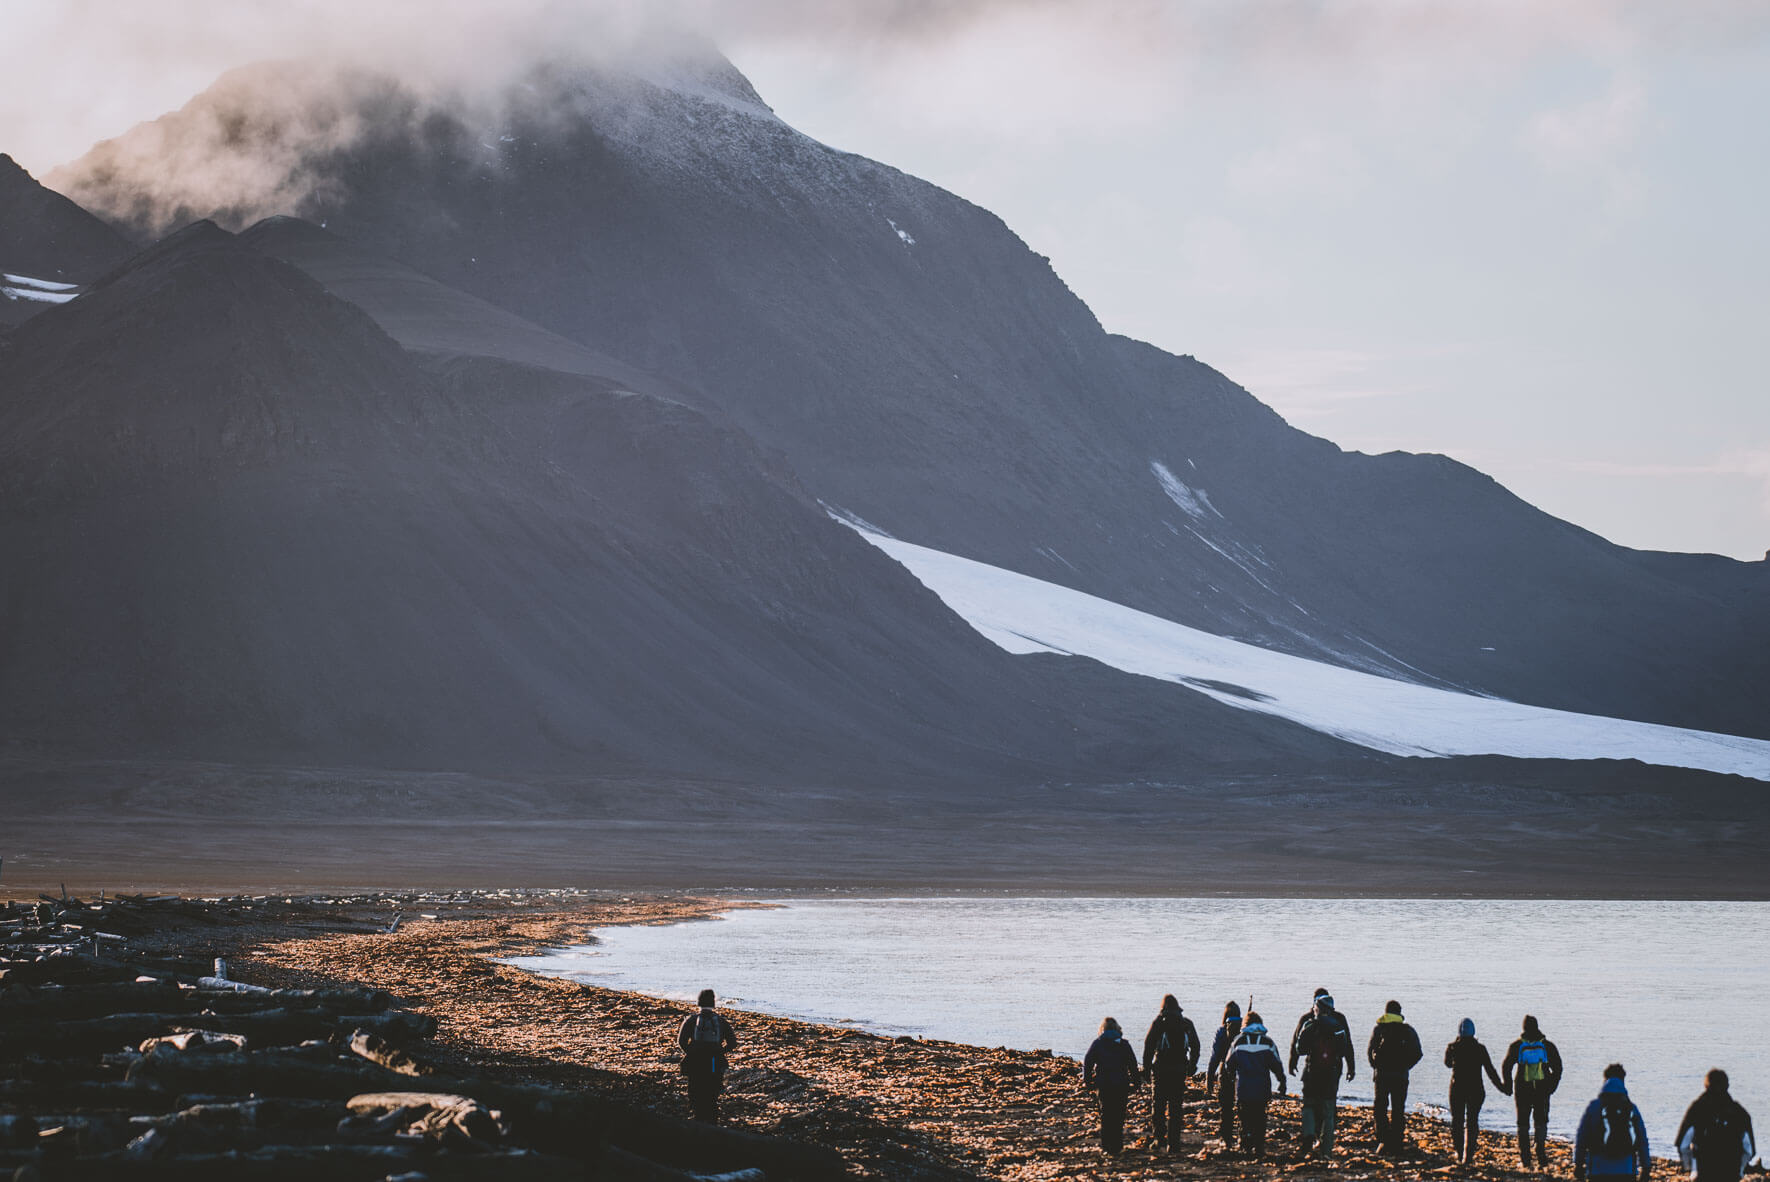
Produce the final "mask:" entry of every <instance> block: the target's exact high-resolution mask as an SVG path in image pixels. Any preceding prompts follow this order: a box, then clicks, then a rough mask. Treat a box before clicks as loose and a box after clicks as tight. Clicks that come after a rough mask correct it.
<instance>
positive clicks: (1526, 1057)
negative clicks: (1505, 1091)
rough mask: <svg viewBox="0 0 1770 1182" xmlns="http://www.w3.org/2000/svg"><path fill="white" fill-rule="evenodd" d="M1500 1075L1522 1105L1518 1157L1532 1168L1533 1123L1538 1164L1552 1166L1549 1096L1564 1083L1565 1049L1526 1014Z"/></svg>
mask: <svg viewBox="0 0 1770 1182" xmlns="http://www.w3.org/2000/svg"><path fill="white" fill-rule="evenodd" d="M1500 1078H1501V1079H1502V1080H1504V1081H1505V1086H1506V1087H1509V1088H1511V1089H1512V1103H1513V1104H1515V1105H1516V1106H1517V1108H1518V1160H1519V1161H1521V1162H1523V1163H1524V1168H1525V1169H1527V1170H1528V1169H1530V1132H1531V1130H1530V1126H1531V1124H1532V1122H1534V1123H1535V1124H1536V1164H1537V1168H1538V1169H1543V1170H1546V1169H1548V1168H1549V1097H1550V1096H1553V1095H1554V1094H1555V1089H1556V1088H1558V1087H1560V1086H1561V1052H1560V1051H1558V1050H1556V1049H1555V1044H1554V1043H1552V1042H1550V1041H1549V1040H1548V1039H1546V1038H1544V1037H1543V1029H1542V1027H1541V1026H1539V1025H1537V1021H1536V1019H1535V1018H1533V1017H1531V1016H1530V1015H1529V1014H1526V1015H1524V1031H1523V1033H1522V1034H1520V1035H1519V1037H1517V1038H1515V1039H1513V1040H1512V1045H1511V1046H1509V1047H1507V1048H1506V1061H1505V1062H1504V1063H1501V1064H1500Z"/></svg>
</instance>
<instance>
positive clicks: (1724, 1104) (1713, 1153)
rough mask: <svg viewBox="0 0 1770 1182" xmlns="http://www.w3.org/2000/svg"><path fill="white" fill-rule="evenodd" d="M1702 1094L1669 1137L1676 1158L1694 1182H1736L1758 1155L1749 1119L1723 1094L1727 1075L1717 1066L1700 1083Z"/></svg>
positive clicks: (1741, 1109) (1734, 1102) (1750, 1119)
mask: <svg viewBox="0 0 1770 1182" xmlns="http://www.w3.org/2000/svg"><path fill="white" fill-rule="evenodd" d="M1703 1084H1704V1087H1703V1093H1702V1095H1700V1096H1698V1097H1697V1098H1696V1099H1695V1100H1694V1101H1693V1102H1692V1103H1691V1105H1690V1108H1689V1110H1688V1111H1686V1112H1685V1113H1684V1122H1683V1123H1682V1124H1680V1125H1679V1126H1678V1135H1677V1137H1675V1138H1673V1140H1674V1142H1675V1143H1676V1144H1677V1146H1678V1156H1679V1157H1680V1158H1681V1159H1683V1160H1684V1164H1685V1166H1686V1167H1687V1168H1688V1167H1689V1166H1690V1165H1692V1164H1694V1165H1695V1166H1696V1169H1695V1171H1694V1172H1693V1173H1692V1174H1691V1177H1692V1178H1694V1179H1695V1180H1696V1182H1739V1180H1740V1178H1742V1177H1744V1176H1745V1167H1746V1166H1747V1165H1748V1164H1749V1163H1750V1162H1751V1160H1752V1158H1754V1157H1756V1156H1757V1155H1758V1147H1757V1146H1756V1145H1755V1144H1754V1143H1753V1142H1752V1118H1751V1116H1750V1115H1749V1114H1747V1112H1746V1110H1745V1109H1744V1108H1742V1107H1741V1106H1740V1103H1739V1101H1737V1100H1735V1099H1734V1098H1733V1097H1732V1096H1731V1095H1729V1094H1728V1092H1727V1073H1726V1072H1725V1071H1722V1070H1721V1069H1720V1068H1719V1067H1717V1068H1715V1070H1713V1071H1711V1072H1709V1073H1708V1077H1707V1078H1706V1079H1705V1080H1704V1081H1703Z"/></svg>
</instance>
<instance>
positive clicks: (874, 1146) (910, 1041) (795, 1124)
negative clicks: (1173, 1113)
mask: <svg viewBox="0 0 1770 1182" xmlns="http://www.w3.org/2000/svg"><path fill="white" fill-rule="evenodd" d="M535 903H536V904H537V905H536V906H534V907H532V908H516V909H511V910H508V911H502V912H498V911H494V912H490V913H487V914H485V915H483V916H480V917H477V918H469V919H463V920H449V919H442V920H438V921H426V922H424V923H423V924H421V925H417V926H415V927H411V928H407V929H404V930H402V932H401V933H399V934H397V935H394V936H378V935H360V934H346V935H334V936H326V935H312V936H307V935H303V936H296V937H295V938H292V939H282V940H277V941H273V942H270V943H267V944H265V945H263V946H261V947H259V948H258V949H256V951H255V955H253V956H251V957H249V958H248V959H247V960H245V961H243V962H242V963H241V964H240V971H241V973H242V975H247V974H260V975H262V976H263V978H264V983H267V984H309V985H311V984H317V983H320V982H323V981H340V980H359V981H362V982H363V983H365V984H370V985H374V986H377V987H381V988H387V989H389V990H390V991H391V992H393V993H394V994H395V995H396V996H405V997H407V998H408V999H409V1001H410V1002H411V1003H412V1004H414V1005H415V1007H416V1008H418V1009H420V1010H427V1011H429V1012H431V1013H433V1014H434V1015H435V1016H436V1017H437V1018H438V1021H439V1023H440V1025H441V1029H440V1030H439V1033H438V1036H437V1042H438V1044H439V1047H440V1049H442V1050H443V1052H444V1054H445V1058H446V1059H447V1060H449V1061H457V1057H459V1059H458V1061H459V1062H471V1063H473V1064H474V1065H475V1066H476V1067H477V1068H479V1069H482V1070H485V1069H492V1070H505V1071H511V1072H514V1073H517V1078H519V1079H524V1080H528V1081H532V1082H552V1083H555V1084H559V1083H566V1084H569V1085H575V1086H585V1087H592V1088H597V1089H606V1090H607V1091H608V1093H609V1094H614V1095H619V1096H622V1097H623V1098H626V1099H639V1100H640V1101H641V1102H644V1103H646V1104H649V1105H651V1106H653V1107H656V1108H657V1109H659V1110H660V1111H664V1112H668V1113H670V1114H671V1115H686V1114H687V1103H686V1099H685V1098H684V1097H683V1095H682V1088H681V1084H680V1079H679V1077H678V1075H677V1072H676V1069H675V1065H674V1059H675V1054H674V1050H675V1048H674V1045H673V1038H674V1029H675V1026H676V1024H677V1023H679V1022H680V1020H681V1018H682V1016H683V1015H684V1014H685V1013H686V1012H688V1008H687V1007H685V1006H684V1005H683V1004H682V1003H678V1002H672V1001H668V1000H665V999H661V998H657V997H653V996H651V995H648V994H641V993H633V992H626V991H619V990H612V989H606V988H603V987H600V986H594V985H585V984H581V983H578V982H573V981H569V980H567V979H564V978H555V977H547V976H544V975H541V974H537V973H533V972H530V971H528V970H525V969H518V968H515V967H513V966H510V965H508V964H504V963H502V959H503V958H505V957H510V956H517V955H539V954H541V953H543V952H545V951H547V950H549V949H556V948H562V947H567V946H569V945H570V944H572V943H584V942H587V940H586V939H585V937H587V936H588V935H589V934H590V932H591V931H592V930H593V929H594V928H596V927H605V926H616V925H625V924H631V923H673V922H682V921H684V920H691V919H701V918H711V917H713V916H716V915H718V914H721V913H724V912H726V911H729V910H732V909H733V908H734V907H744V906H756V905H767V904H766V903H762V902H761V901H759V900H757V899H755V898H754V896H751V897H749V898H738V899H733V898H731V897H729V896H717V895H710V894H709V895H687V894H674V893H673V894H670V895H664V896H657V897H639V896H635V895H629V896H627V897H625V898H619V899H610V898H604V899H600V900H597V901H594V902H590V903H588V904H587V905H586V904H576V905H570V906H567V907H564V908H552V909H549V908H547V907H546V906H544V905H542V901H540V900H536V901H535ZM408 933H410V934H408ZM572 933H576V934H577V938H576V939H572V938H570V936H571V935H572ZM402 937H403V939H402ZM389 941H396V942H399V943H402V944H404V945H406V947H404V948H403V949H401V950H400V952H399V954H398V955H396V956H389V955H388V953H389V952H390V951H392V950H391V949H388V948H386V947H385V946H384V945H385V944H386V943H387V942H389ZM249 979H254V980H256V979H258V978H257V977H250V978H249ZM467 982H470V983H471V984H464V983H467ZM736 1012H737V1013H741V1014H742V1015H743V1017H742V1019H741V1020H740V1030H741V1034H740V1037H741V1038H742V1039H743V1043H742V1045H741V1046H740V1049H739V1052H738V1055H737V1056H735V1058H734V1065H733V1069H732V1073H731V1075H730V1077H729V1082H728V1092H727V1096H726V1100H725V1108H726V1112H727V1114H728V1115H729V1116H730V1118H731V1120H732V1122H733V1123H734V1124H736V1125H737V1126H738V1127H741V1128H746V1129H750V1130H752V1131H758V1132H771V1133H780V1134H783V1135H792V1136H795V1137H801V1138H804V1139H806V1140H811V1141H814V1142H817V1143H820V1144H824V1145H826V1146H829V1147H831V1148H835V1149H838V1150H839V1151H841V1152H843V1153H844V1154H845V1155H847V1156H849V1157H850V1159H851V1161H853V1162H854V1163H855V1164H856V1166H857V1167H858V1168H859V1170H860V1172H861V1175H862V1176H865V1177H881V1178H890V1177H900V1176H911V1175H914V1176H919V1177H924V1178H936V1177H951V1178H973V1177H981V1178H1001V1179H1014V1180H1022V1179H1025V1180H1032V1179H1055V1178H1076V1177H1096V1176H1112V1177H1115V1178H1117V1177H1195V1178H1206V1179H1232V1178H1233V1179H1253V1178H1282V1177H1290V1176H1292V1175H1293V1174H1294V1172H1295V1171H1297V1170H1304V1171H1319V1170H1322V1169H1332V1170H1335V1171H1352V1176H1358V1177H1364V1176H1368V1177H1373V1178H1378V1177H1380V1178H1396V1179H1399V1178H1413V1177H1419V1176H1422V1175H1424V1174H1427V1173H1439V1174H1442V1173H1451V1174H1454V1175H1456V1176H1459V1177H1480V1178H1488V1179H1518V1178H1526V1177H1537V1176H1540V1175H1535V1174H1528V1173H1525V1172H1524V1171H1522V1170H1520V1169H1518V1168H1517V1166H1516V1165H1515V1164H1514V1163H1515V1162H1516V1148H1515V1142H1514V1140H1513V1138H1512V1137H1511V1136H1510V1135H1508V1134H1504V1133H1499V1132H1495V1131H1491V1130H1483V1131H1482V1134H1481V1139H1482V1146H1483V1150H1482V1157H1481V1158H1480V1159H1479V1160H1478V1162H1477V1164H1476V1165H1475V1166H1474V1167H1473V1168H1472V1169H1469V1170H1463V1169H1461V1168H1460V1167H1455V1166H1453V1165H1452V1163H1451V1161H1450V1157H1449V1153H1448V1148H1447V1147H1448V1123H1447V1122H1446V1121H1444V1120H1443V1119H1442V1118H1441V1117H1439V1116H1437V1115H1434V1114H1433V1113H1431V1112H1430V1111H1425V1112H1410V1114H1409V1119H1408V1125H1409V1135H1410V1138H1411V1139H1412V1140H1413V1141H1414V1142H1415V1143H1416V1144H1417V1145H1418V1146H1419V1148H1420V1156H1417V1157H1413V1158H1406V1159H1400V1160H1396V1161H1390V1160H1387V1159H1384V1158H1381V1157H1379V1156H1377V1155H1376V1154H1375V1153H1374V1152H1373V1149H1374V1145H1373V1144H1372V1141H1371V1137H1370V1113H1371V1109H1370V1108H1369V1106H1368V1105H1357V1106H1354V1105H1343V1106H1342V1107H1341V1121H1340V1130H1341V1134H1340V1145H1339V1147H1338V1148H1337V1149H1336V1152H1335V1156H1334V1158H1333V1160H1332V1162H1331V1163H1329V1164H1327V1165H1325V1166H1324V1165H1323V1164H1322V1163H1319V1162H1314V1161H1310V1162H1304V1163H1296V1162H1290V1161H1284V1160H1281V1161H1277V1162H1274V1161H1268V1162H1266V1163H1263V1164H1256V1163H1252V1162H1247V1161H1243V1160H1241V1159H1239V1158H1236V1157H1233V1156H1229V1155H1226V1154H1224V1153H1223V1152H1221V1150H1220V1149H1216V1150H1213V1149H1212V1148H1210V1147H1209V1146H1204V1147H1201V1144H1200V1138H1199V1136H1198V1134H1197V1122H1198V1120H1199V1119H1200V1118H1199V1112H1200V1108H1199V1106H1198V1103H1197V1101H1198V1100H1199V1098H1200V1091H1199V1089H1197V1088H1194V1089H1192V1093H1191V1094H1192V1098H1193V1100H1194V1103H1193V1104H1192V1105H1189V1109H1188V1122H1189V1126H1191V1127H1190V1128H1189V1142H1190V1143H1191V1147H1192V1152H1190V1153H1189V1154H1187V1155H1185V1156H1166V1155H1162V1156H1158V1155H1156V1154H1154V1153H1151V1152H1149V1151H1147V1150H1146V1149H1143V1148H1132V1149H1128V1150H1127V1152H1126V1154H1125V1155H1124V1156H1123V1157H1121V1158H1119V1159H1117V1160H1115V1161H1112V1162H1110V1163H1109V1162H1108V1161H1107V1159H1105V1158H1104V1157H1102V1156H1101V1155H1100V1154H1099V1153H1098V1151H1097V1150H1095V1149H1094V1148H1093V1143H1092V1133H1093V1129H1094V1127H1095V1126H1094V1118H1093V1114H1092V1110H1091V1104H1090V1102H1089V1100H1088V1099H1087V1097H1086V1094H1085V1093H1083V1092H1082V1091H1081V1089H1080V1087H1079V1085H1078V1083H1077V1080H1076V1078H1075V1077H1076V1070H1077V1065H1076V1063H1075V1061H1074V1060H1072V1059H1068V1058H1064V1057H1059V1056H1055V1055H1053V1054H1052V1053H1051V1052H1050V1051H1048V1050H1036V1049H1035V1050H1031V1051H1017V1050H1009V1049H1006V1048H987V1047H974V1046H969V1045H965V1044H959V1043H949V1042H942V1041H938V1040H928V1039H919V1038H911V1037H908V1036H899V1037H895V1038H893V1037H889V1036H884V1035H878V1034H874V1033H872V1032H869V1031H865V1030H861V1029H856V1028H853V1027H845V1026H828V1025H821V1024H817V1023H810V1022H802V1021H796V1020H793V1019H787V1018H779V1017H775V1016H772V1015H768V1014H764V1013H761V1012H759V1011H736ZM1496 1096H1497V1093H1496ZM1297 1112H1298V1105H1297V1103H1296V1101H1295V1099H1294V1098H1293V1099H1288V1100H1279V1099H1275V1100H1274V1102H1273V1106H1272V1133H1271V1134H1270V1142H1269V1143H1270V1147H1271V1148H1272V1149H1273V1150H1275V1151H1276V1152H1277V1154H1279V1155H1280V1157H1281V1158H1283V1157H1284V1156H1286V1155H1287V1153H1288V1149H1289V1146H1290V1145H1292V1144H1294V1138H1295V1129H1296V1123H1297ZM1127 1131H1128V1134H1129V1137H1128V1143H1130V1144H1133V1145H1135V1144H1136V1143H1137V1142H1138V1141H1139V1140H1140V1138H1141V1134H1142V1132H1143V1123H1142V1120H1141V1118H1140V1116H1139V1115H1138V1110H1137V1109H1136V1108H1134V1110H1133V1119H1132V1121H1131V1124H1130V1125H1129V1127H1128V1130H1127ZM1569 1151H1570V1147H1569V1146H1568V1145H1567V1143H1566V1142H1559V1141H1553V1140H1552V1141H1551V1143H1550V1152H1551V1156H1552V1158H1554V1159H1555V1161H1556V1163H1557V1171H1556V1172H1558V1173H1561V1174H1569V1173H1571V1165H1570V1163H1569V1162H1568V1160H1567V1159H1568V1157H1569ZM1655 1174H1656V1176H1657V1175H1661V1174H1663V1176H1664V1177H1665V1178H1666V1179H1668V1180H1669V1179H1671V1178H1673V1177H1675V1176H1678V1174H1677V1171H1676V1169H1675V1164H1674V1163H1670V1162H1666V1161H1663V1160H1660V1159H1656V1166H1655Z"/></svg>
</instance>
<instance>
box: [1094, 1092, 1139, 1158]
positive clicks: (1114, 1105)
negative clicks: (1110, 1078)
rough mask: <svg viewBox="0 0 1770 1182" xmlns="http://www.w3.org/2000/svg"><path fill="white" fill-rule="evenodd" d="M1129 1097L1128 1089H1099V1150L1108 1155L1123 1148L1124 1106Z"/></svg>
mask: <svg viewBox="0 0 1770 1182" xmlns="http://www.w3.org/2000/svg"><path fill="white" fill-rule="evenodd" d="M1130 1095H1131V1089H1130V1088H1128V1087H1116V1088H1115V1087H1105V1086H1102V1087H1101V1089H1100V1148H1102V1149H1104V1150H1106V1152H1108V1153H1113V1154H1116V1153H1118V1152H1119V1151H1120V1150H1122V1149H1124V1147H1125V1104H1126V1102H1127V1100H1128V1099H1129V1098H1130Z"/></svg>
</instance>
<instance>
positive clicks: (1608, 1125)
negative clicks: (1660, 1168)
mask: <svg viewBox="0 0 1770 1182" xmlns="http://www.w3.org/2000/svg"><path fill="white" fill-rule="evenodd" d="M1626 1074H1627V1073H1626V1072H1625V1071H1624V1070H1623V1066H1622V1064H1621V1063H1612V1064H1611V1065H1610V1066H1608V1067H1606V1068H1605V1069H1604V1087H1603V1088H1602V1089H1600V1091H1599V1092H1598V1098H1597V1099H1596V1100H1593V1101H1592V1102H1591V1103H1590V1104H1589V1105H1587V1106H1586V1114H1585V1115H1584V1116H1582V1117H1580V1122H1579V1132H1578V1133H1577V1134H1576V1135H1575V1136H1574V1139H1573V1176H1574V1179H1575V1182H1585V1180H1586V1179H1587V1178H1629V1177H1639V1178H1640V1179H1641V1182H1648V1178H1649V1177H1650V1176H1651V1175H1652V1173H1653V1158H1652V1157H1650V1156H1648V1152H1647V1126H1646V1125H1645V1124H1643V1123H1642V1122H1641V1110H1640V1109H1639V1108H1636V1107H1635V1104H1634V1102H1633V1101H1632V1100H1630V1099H1629V1091H1628V1089H1627V1088H1626V1087H1624V1086H1623V1077H1624V1075H1626Z"/></svg>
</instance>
